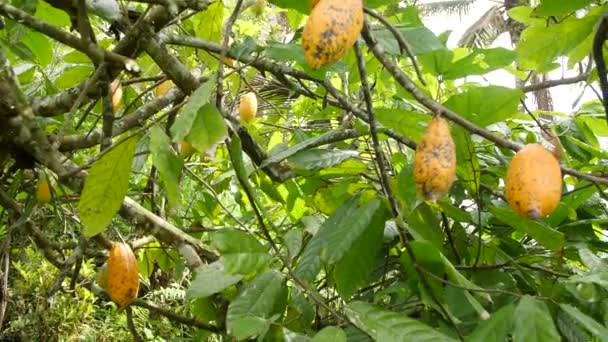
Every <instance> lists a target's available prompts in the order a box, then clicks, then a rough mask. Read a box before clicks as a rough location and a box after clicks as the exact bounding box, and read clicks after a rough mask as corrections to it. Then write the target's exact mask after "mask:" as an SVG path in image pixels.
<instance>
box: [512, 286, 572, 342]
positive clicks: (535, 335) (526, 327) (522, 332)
mask: <svg viewBox="0 0 608 342" xmlns="http://www.w3.org/2000/svg"><path fill="white" fill-rule="evenodd" d="M560 340H561V339H560V336H559V333H558V332H557V329H556V328H555V324H554V322H553V318H551V313H550V312H549V309H548V308H547V305H546V304H545V303H544V302H541V301H540V300H538V299H536V298H534V297H531V296H524V297H522V299H521V300H520V301H519V304H517V307H516V308H515V313H514V315H513V341H514V342H545V341H560Z"/></svg>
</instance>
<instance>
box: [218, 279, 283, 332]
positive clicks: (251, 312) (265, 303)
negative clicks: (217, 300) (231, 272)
mask: <svg viewBox="0 0 608 342" xmlns="http://www.w3.org/2000/svg"><path fill="white" fill-rule="evenodd" d="M286 302H287V287H286V286H285V281H284V279H283V276H282V275H281V274H280V273H279V272H277V271H275V270H268V271H266V272H264V273H262V274H260V275H258V276H256V277H255V278H254V279H253V280H251V282H249V283H248V284H247V285H245V287H244V288H243V289H242V290H241V291H240V292H239V294H238V295H237V297H236V298H235V299H234V300H233V301H232V302H231V303H230V305H229V306H228V312H227V314H226V326H227V330H228V333H229V334H231V335H233V336H234V337H235V338H236V339H237V340H245V339H247V338H249V337H252V336H256V335H259V334H261V333H263V332H264V331H265V330H266V329H267V328H268V326H269V324H270V322H269V321H268V319H269V318H270V317H272V316H273V315H274V314H279V313H282V312H283V310H284V309H285V306H286Z"/></svg>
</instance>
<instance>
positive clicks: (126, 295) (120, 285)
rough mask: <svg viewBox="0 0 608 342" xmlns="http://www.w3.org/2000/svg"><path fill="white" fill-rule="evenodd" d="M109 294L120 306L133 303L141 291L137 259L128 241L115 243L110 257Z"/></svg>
mask: <svg viewBox="0 0 608 342" xmlns="http://www.w3.org/2000/svg"><path fill="white" fill-rule="evenodd" d="M107 291H108V294H109V295H110V298H111V299H112V301H114V303H116V304H117V305H118V307H119V308H124V307H126V306H128V305H129V304H131V303H133V302H134V301H135V299H136V298H137V292H138V291H139V271H138V269H137V259H136V258H135V255H134V254H133V251H132V250H131V247H129V245H127V244H126V243H115V244H114V245H113V246H112V249H111V250H110V257H109V258H108V287H107Z"/></svg>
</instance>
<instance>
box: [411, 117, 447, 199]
mask: <svg viewBox="0 0 608 342" xmlns="http://www.w3.org/2000/svg"><path fill="white" fill-rule="evenodd" d="M414 179H415V181H416V188H417V189H418V191H419V192H420V193H421V194H422V195H423V196H424V197H425V198H426V199H428V200H431V201H436V200H438V199H440V198H441V197H443V196H444V195H445V194H447V193H448V191H450V188H451V187H452V184H453V183H454V180H455V179H456V146H455V145H454V141H453V140H452V135H451V134H450V126H449V125H448V122H447V121H446V120H445V119H444V118H442V117H439V116H436V117H434V118H433V119H432V120H431V122H430V123H429V126H428V127H427V129H426V132H425V133H424V135H423V137H422V139H421V140H420V142H419V143H418V146H417V147H416V157H415V158H414Z"/></svg>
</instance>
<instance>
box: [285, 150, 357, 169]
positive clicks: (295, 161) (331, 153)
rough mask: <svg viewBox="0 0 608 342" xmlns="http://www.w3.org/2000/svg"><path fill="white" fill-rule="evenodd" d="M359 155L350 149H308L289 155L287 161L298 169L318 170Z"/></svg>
mask: <svg viewBox="0 0 608 342" xmlns="http://www.w3.org/2000/svg"><path fill="white" fill-rule="evenodd" d="M358 155H359V152H357V151H351V150H325V149H310V150H304V151H300V152H298V153H296V154H295V155H293V156H291V157H289V159H288V160H289V163H290V164H291V165H292V166H293V167H294V168H296V169H300V170H319V169H324V168H329V167H332V166H335V165H338V164H340V163H342V162H344V161H345V160H348V159H350V158H354V157H356V156H358Z"/></svg>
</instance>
